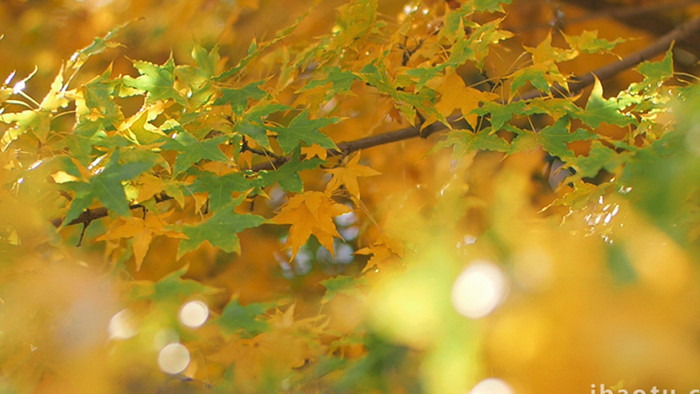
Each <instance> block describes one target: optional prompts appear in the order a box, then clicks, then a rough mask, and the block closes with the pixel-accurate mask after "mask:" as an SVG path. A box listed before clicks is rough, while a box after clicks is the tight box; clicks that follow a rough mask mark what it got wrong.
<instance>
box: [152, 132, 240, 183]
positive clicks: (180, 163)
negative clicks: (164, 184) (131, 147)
mask: <svg viewBox="0 0 700 394" xmlns="http://www.w3.org/2000/svg"><path fill="white" fill-rule="evenodd" d="M224 141H226V136H223V135H222V136H219V137H216V138H211V139H208V140H204V141H201V142H200V141H198V140H197V139H196V138H194V136H193V135H192V134H190V133H188V132H187V131H185V130H183V129H182V128H180V130H179V131H178V132H177V135H176V137H175V138H171V139H170V140H168V141H167V142H166V143H165V144H164V145H163V146H162V148H163V149H168V150H174V151H178V152H180V154H179V155H177V159H175V166H174V168H173V174H174V175H178V174H180V173H182V172H183V171H185V170H187V169H188V168H190V166H192V164H194V163H197V162H198V161H200V160H203V159H206V160H214V161H221V162H227V161H228V157H226V155H224V154H223V153H222V152H221V151H220V150H219V144H222V143H224Z"/></svg>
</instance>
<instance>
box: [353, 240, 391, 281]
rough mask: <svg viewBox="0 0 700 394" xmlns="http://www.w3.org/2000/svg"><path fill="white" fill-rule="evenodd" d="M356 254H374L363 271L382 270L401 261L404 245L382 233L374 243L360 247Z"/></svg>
mask: <svg viewBox="0 0 700 394" xmlns="http://www.w3.org/2000/svg"><path fill="white" fill-rule="evenodd" d="M355 254H359V255H370V254H371V255H372V257H371V258H370V259H369V261H368V262H367V265H365V267H364V268H363V269H362V272H363V273H365V272H367V271H370V270H372V269H374V270H376V271H377V272H380V271H384V270H386V269H390V268H391V267H394V266H396V264H398V263H399V262H400V257H401V256H403V247H402V245H401V244H400V243H398V242H396V241H394V240H393V239H390V238H388V237H387V236H385V235H381V236H379V238H378V239H377V240H376V241H375V242H374V243H372V245H370V246H367V247H364V248H362V249H358V250H357V251H355Z"/></svg>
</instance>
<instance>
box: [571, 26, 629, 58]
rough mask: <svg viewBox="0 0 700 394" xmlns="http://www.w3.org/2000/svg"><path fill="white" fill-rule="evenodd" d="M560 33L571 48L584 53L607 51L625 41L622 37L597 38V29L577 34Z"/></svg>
mask: <svg viewBox="0 0 700 394" xmlns="http://www.w3.org/2000/svg"><path fill="white" fill-rule="evenodd" d="M562 35H563V36H564V39H565V40H566V43H567V44H569V46H570V47H571V49H574V50H577V51H581V52H584V53H607V52H610V50H612V49H613V48H615V47H616V46H617V44H619V43H621V42H625V39H624V38H616V39H615V40H614V41H608V40H605V39H602V38H598V30H584V31H583V33H581V34H579V35H578V36H569V35H566V34H564V33H562Z"/></svg>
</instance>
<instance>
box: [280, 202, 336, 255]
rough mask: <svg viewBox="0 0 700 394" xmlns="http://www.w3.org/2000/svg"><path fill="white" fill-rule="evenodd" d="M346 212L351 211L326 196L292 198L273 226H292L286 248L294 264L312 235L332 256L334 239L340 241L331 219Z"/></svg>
mask: <svg viewBox="0 0 700 394" xmlns="http://www.w3.org/2000/svg"><path fill="white" fill-rule="evenodd" d="M347 212H350V208H349V207H348V206H347V205H344V204H340V203H338V202H336V201H335V200H333V199H332V198H331V197H330V195H329V194H327V193H321V192H315V191H312V192H305V193H302V194H297V195H296V196H294V197H292V198H291V199H290V200H289V201H288V202H287V203H286V204H285V205H284V206H283V207H282V209H281V210H280V212H279V213H278V214H277V216H275V217H274V218H272V222H273V223H277V224H291V225H292V227H291V228H290V229H289V238H287V243H286V244H285V246H291V248H292V256H291V259H292V260H293V259H294V257H295V256H296V254H297V252H298V251H299V248H300V247H301V246H303V245H304V244H305V243H306V241H307V240H308V239H309V236H310V235H311V234H313V235H314V236H315V237H316V239H318V242H320V243H321V245H323V246H324V247H325V248H326V249H328V250H329V251H330V252H331V254H333V237H338V238H340V234H338V231H337V230H336V228H335V223H334V222H333V218H334V217H336V216H338V215H341V214H344V213H347Z"/></svg>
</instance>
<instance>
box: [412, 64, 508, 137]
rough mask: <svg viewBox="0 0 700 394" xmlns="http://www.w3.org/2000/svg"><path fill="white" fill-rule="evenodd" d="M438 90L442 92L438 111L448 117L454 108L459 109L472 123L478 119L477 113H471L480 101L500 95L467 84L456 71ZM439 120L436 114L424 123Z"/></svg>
mask: <svg viewBox="0 0 700 394" xmlns="http://www.w3.org/2000/svg"><path fill="white" fill-rule="evenodd" d="M438 92H439V93H440V100H439V101H438V102H437V104H436V105H435V109H436V110H437V112H438V113H439V114H440V115H442V116H445V117H447V116H449V115H451V114H452V112H454V110H456V109H458V110H460V112H461V113H462V115H463V116H464V118H465V119H466V120H467V122H469V124H471V125H473V124H474V122H475V121H476V118H477V115H476V114H469V113H470V112H471V111H472V110H473V109H476V108H479V104H480V103H482V102H488V101H493V100H495V99H497V98H498V97H499V96H498V95H497V94H495V93H491V92H482V91H481V90H477V89H474V88H470V87H468V86H466V85H465V84H464V80H462V77H460V76H459V75H457V73H456V72H454V71H453V72H451V73H450V74H448V75H447V76H445V79H444V80H443V82H442V84H441V85H440V87H439V88H438ZM437 120H438V119H437V117H435V115H431V116H430V117H429V118H428V119H426V121H425V122H424V123H423V124H425V125H429V124H431V123H433V122H435V121H437Z"/></svg>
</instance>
